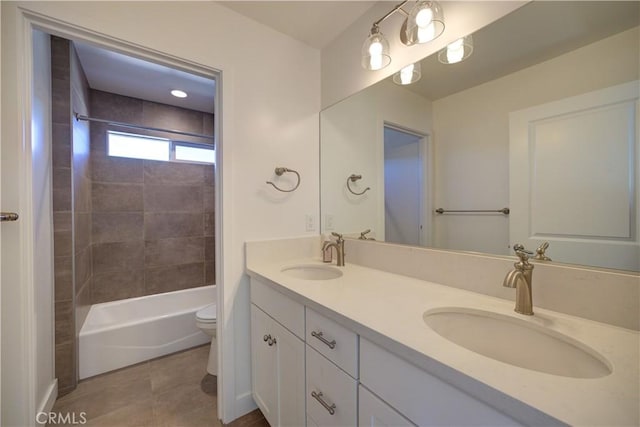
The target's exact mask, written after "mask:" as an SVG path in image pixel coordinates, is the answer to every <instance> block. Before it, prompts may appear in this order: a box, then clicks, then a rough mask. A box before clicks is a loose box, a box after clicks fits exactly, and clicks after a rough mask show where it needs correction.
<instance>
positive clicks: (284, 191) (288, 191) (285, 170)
mask: <svg viewBox="0 0 640 427" xmlns="http://www.w3.org/2000/svg"><path fill="white" fill-rule="evenodd" d="M285 172H292V173H295V174H296V177H298V182H297V183H296V185H295V187H293V188H292V189H291V190H283V189H282V188H280V187H278V186H277V185H275V184H274V183H273V182H271V181H267V184H271V185H273V188H275V189H276V190H278V191H282V192H283V193H291V192H292V191H295V190H296V189H297V188H298V186H299V185H300V174H299V173H298V172H297V171H294V170H293V169H289V168H283V167H277V168H276V169H275V173H276V175H278V176H282V175H284V173H285Z"/></svg>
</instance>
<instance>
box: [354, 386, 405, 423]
mask: <svg viewBox="0 0 640 427" xmlns="http://www.w3.org/2000/svg"><path fill="white" fill-rule="evenodd" d="M358 394H359V396H360V401H359V403H358V426H359V427H414V426H415V424H412V423H411V422H409V420H407V419H406V418H404V417H403V416H402V415H400V414H399V413H398V412H396V411H395V410H394V409H393V408H392V407H391V406H389V405H387V404H386V403H384V402H383V401H382V400H380V399H378V398H377V397H376V396H375V395H374V394H373V393H371V392H370V391H369V390H367V389H366V388H364V387H362V386H360V387H358Z"/></svg>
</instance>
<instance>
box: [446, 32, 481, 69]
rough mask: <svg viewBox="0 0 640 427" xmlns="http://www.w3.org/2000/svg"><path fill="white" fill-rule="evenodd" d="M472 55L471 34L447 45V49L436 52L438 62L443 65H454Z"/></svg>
mask: <svg viewBox="0 0 640 427" xmlns="http://www.w3.org/2000/svg"><path fill="white" fill-rule="evenodd" d="M472 53H473V37H471V34H469V35H468V36H465V37H463V38H461V39H458V40H456V41H454V42H453V43H449V44H448V45H447V47H445V48H444V49H442V50H441V51H440V52H438V61H440V62H442V63H443V64H455V63H457V62H461V61H464V60H465V59H467V58H468V57H470V56H471V54H472Z"/></svg>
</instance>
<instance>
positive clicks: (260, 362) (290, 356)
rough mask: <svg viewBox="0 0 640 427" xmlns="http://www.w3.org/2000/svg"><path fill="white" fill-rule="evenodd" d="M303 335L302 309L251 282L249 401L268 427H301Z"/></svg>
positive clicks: (303, 412) (283, 297) (282, 296)
mask: <svg viewBox="0 0 640 427" xmlns="http://www.w3.org/2000/svg"><path fill="white" fill-rule="evenodd" d="M294 332H297V335H296V333H294ZM303 336H304V306H303V305H302V304H299V303H297V302H295V301H293V300H292V299H290V298H288V297H286V296H285V295H282V294H280V293H278V292H276V291H274V290H272V289H271V288H269V287H267V286H266V285H264V284H263V283H261V282H260V281H256V280H255V279H252V280H251V367H252V373H251V376H252V382H253V398H254V400H255V402H256V404H257V405H258V406H259V407H260V410H261V411H262V413H263V414H264V416H265V418H266V419H267V421H268V422H269V424H270V425H271V426H272V427H277V426H291V427H300V426H304V425H305V397H304V396H305V368H304V366H305V358H304V341H303V340H302V337H303Z"/></svg>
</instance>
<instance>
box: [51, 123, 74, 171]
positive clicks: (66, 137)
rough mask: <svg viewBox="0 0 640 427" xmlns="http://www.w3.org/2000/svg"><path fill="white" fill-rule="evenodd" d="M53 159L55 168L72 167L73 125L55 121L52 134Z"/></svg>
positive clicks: (52, 162)
mask: <svg viewBox="0 0 640 427" xmlns="http://www.w3.org/2000/svg"><path fill="white" fill-rule="evenodd" d="M51 145H52V161H51V164H52V166H53V167H54V168H70V167H71V126H70V125H69V124H62V123H53V127H52V134H51Z"/></svg>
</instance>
